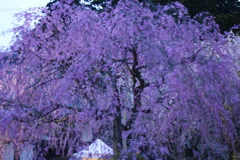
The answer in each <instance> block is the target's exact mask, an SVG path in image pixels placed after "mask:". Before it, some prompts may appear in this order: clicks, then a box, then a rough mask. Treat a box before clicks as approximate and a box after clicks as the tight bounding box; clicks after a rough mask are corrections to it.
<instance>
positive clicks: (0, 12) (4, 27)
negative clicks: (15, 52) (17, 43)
mask: <svg viewBox="0 0 240 160" xmlns="http://www.w3.org/2000/svg"><path fill="white" fill-rule="evenodd" d="M48 2H50V0H0V49H1V48H6V47H8V46H9V43H10V41H11V38H12V36H13V33H12V32H11V28H12V27H13V23H16V20H15V19H14V14H15V13H18V12H21V11H24V10H26V9H28V8H30V7H43V6H46V4H47V3H48Z"/></svg>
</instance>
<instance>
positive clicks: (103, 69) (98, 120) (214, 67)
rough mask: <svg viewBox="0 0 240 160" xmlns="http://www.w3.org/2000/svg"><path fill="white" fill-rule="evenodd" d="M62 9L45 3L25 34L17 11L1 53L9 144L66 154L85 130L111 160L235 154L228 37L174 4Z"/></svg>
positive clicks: (235, 96) (233, 65) (233, 71)
mask: <svg viewBox="0 0 240 160" xmlns="http://www.w3.org/2000/svg"><path fill="white" fill-rule="evenodd" d="M72 2H73V1H59V3H58V4H53V5H52V10H45V11H44V13H45V15H44V16H42V17H41V19H40V21H39V23H36V25H35V27H34V28H32V29H31V28H30V27H28V26H29V25H28V24H29V23H31V17H29V14H26V15H25V16H24V17H25V18H27V19H26V21H25V22H26V23H25V24H24V25H23V26H20V27H19V28H18V29H17V35H18V39H17V40H16V41H15V43H14V45H13V46H12V47H11V50H10V51H9V53H5V54H1V62H2V63H1V64H2V69H1V73H0V74H1V77H2V78H1V84H2V85H1V92H0V93H1V94H0V100H1V101H0V102H1V110H0V111H1V112H0V114H1V116H0V117H1V119H0V123H1V125H0V126H1V127H0V131H1V133H2V135H5V137H6V138H9V139H12V140H15V141H16V142H19V143H18V144H19V145H20V144H21V143H22V142H23V141H29V142H35V141H38V140H41V137H42V136H48V137H49V138H50V141H49V143H50V147H55V148H57V149H59V150H57V151H59V152H60V153H62V154H69V155H70V154H71V153H72V152H73V151H74V150H75V149H76V148H77V147H79V146H80V145H84V141H83V140H82V134H81V132H82V128H84V127H86V125H87V126H89V127H90V128H91V129H92V130H93V137H94V138H101V139H102V140H103V141H105V142H106V143H108V144H109V145H110V146H112V147H113V148H114V152H115V154H120V157H119V158H122V156H124V155H126V154H128V153H132V155H128V156H134V154H135V153H136V151H137V150H138V149H139V148H144V150H145V151H146V152H147V156H148V157H152V158H155V159H156V158H162V159H183V158H188V159H191V158H196V157H200V158H201V159H207V158H211V159H227V158H228V159H231V158H233V156H234V155H238V154H239V148H238V146H237V145H238V142H239V130H238V127H239V116H238V115H239V113H240V110H239V106H240V104H239V94H240V93H239V87H240V85H239V77H238V76H237V70H239V65H238V62H239V55H238V54H236V53H238V52H239V46H238V45H237V40H238V39H237V37H234V36H233V35H230V34H229V39H226V38H224V37H226V36H223V35H221V34H220V33H219V32H218V29H217V25H216V23H215V22H214V21H213V20H212V19H211V17H206V18H205V19H204V20H203V21H202V23H199V22H198V21H196V20H193V19H191V18H190V17H189V16H188V14H187V10H186V9H185V8H184V7H183V5H181V4H180V3H173V4H171V5H168V6H165V7H159V8H157V9H156V10H155V11H151V10H150V9H149V8H148V7H146V6H143V5H142V4H140V3H138V2H137V1H120V2H118V4H117V5H116V6H115V7H110V8H109V9H108V10H103V11H102V12H95V11H92V10H90V9H87V8H85V7H84V6H79V5H75V4H73V3H72ZM69 4H71V5H69ZM109 10H110V11H111V12H109ZM173 10H174V12H175V14H174V15H171V14H169V13H170V12H172V11H173ZM229 41H230V42H229ZM16 133H18V134H16ZM135 156H136V155H135ZM130 159H131V158H130Z"/></svg>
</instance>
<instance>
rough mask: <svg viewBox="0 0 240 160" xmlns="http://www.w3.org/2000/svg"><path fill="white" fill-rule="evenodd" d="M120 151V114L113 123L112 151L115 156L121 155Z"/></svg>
mask: <svg viewBox="0 0 240 160" xmlns="http://www.w3.org/2000/svg"><path fill="white" fill-rule="evenodd" d="M121 149H122V121H121V113H118V115H117V116H116V117H115V119H114V121H113V151H114V153H115V154H118V153H121Z"/></svg>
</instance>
